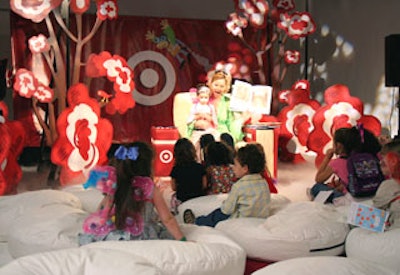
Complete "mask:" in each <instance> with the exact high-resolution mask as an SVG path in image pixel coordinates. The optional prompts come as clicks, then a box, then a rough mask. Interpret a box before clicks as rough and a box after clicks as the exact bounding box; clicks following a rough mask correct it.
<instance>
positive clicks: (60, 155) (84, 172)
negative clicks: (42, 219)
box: [51, 83, 113, 184]
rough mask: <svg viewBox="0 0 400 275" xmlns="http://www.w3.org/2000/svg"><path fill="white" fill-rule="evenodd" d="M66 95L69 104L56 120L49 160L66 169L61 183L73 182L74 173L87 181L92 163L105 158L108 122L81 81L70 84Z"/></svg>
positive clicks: (95, 163)
mask: <svg viewBox="0 0 400 275" xmlns="http://www.w3.org/2000/svg"><path fill="white" fill-rule="evenodd" d="M67 97H68V103H69V108H67V109H66V110H64V111H63V112H62V113H61V115H60V116H59V118H58V120H57V130H58V133H59V137H58V139H57V140H56V142H55V144H54V146H53V148H52V152H51V159H52V161H53V162H54V163H55V164H57V165H60V166H62V167H63V169H64V170H65V172H64V173H62V174H61V176H62V177H60V182H61V184H69V183H71V182H75V180H74V179H73V177H77V178H79V179H80V180H82V182H83V181H86V179H87V176H88V173H89V171H90V170H91V169H92V168H93V167H95V166H96V165H98V164H99V165H101V164H104V163H105V162H106V161H107V151H108V149H109V147H110V145H111V140H112V136H113V128H112V125H111V123H110V122H109V121H108V120H106V119H102V118H100V107H99V106H98V103H97V101H96V100H94V99H93V98H90V97H89V91H88V89H87V87H86V86H85V85H84V84H81V83H79V84H76V85H74V86H72V87H71V88H70V89H69V90H68V95H67ZM82 182H80V183H82Z"/></svg>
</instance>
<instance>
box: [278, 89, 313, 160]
mask: <svg viewBox="0 0 400 275" xmlns="http://www.w3.org/2000/svg"><path fill="white" fill-rule="evenodd" d="M285 95H286V99H287V101H286V102H287V103H288V106H286V107H284V108H282V110H281V111H280V112H279V114H278V120H279V121H281V122H282V125H281V129H280V130H281V131H280V135H279V147H280V148H281V150H282V152H281V156H280V157H281V159H282V160H285V161H288V160H290V161H293V162H300V161H304V157H303V154H305V153H306V152H308V147H307V140H308V136H309V134H310V132H311V131H312V130H313V129H314V125H313V122H312V121H313V117H314V114H315V112H316V110H317V109H318V108H319V107H320V104H319V103H318V102H317V101H316V100H313V99H311V98H310V91H309V89H301V88H298V85H297V84H295V85H293V87H292V90H289V91H288V92H287V93H286V94H285Z"/></svg>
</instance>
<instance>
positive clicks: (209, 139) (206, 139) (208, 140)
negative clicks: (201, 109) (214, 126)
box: [200, 134, 215, 149]
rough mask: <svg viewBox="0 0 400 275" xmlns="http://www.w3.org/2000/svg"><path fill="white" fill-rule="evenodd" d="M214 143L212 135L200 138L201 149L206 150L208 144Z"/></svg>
mask: <svg viewBox="0 0 400 275" xmlns="http://www.w3.org/2000/svg"><path fill="white" fill-rule="evenodd" d="M214 141H215V138H214V136H213V135H212V134H204V135H202V136H201V137H200V148H202V149H204V148H206V146H207V145H208V144H210V143H211V142H214Z"/></svg>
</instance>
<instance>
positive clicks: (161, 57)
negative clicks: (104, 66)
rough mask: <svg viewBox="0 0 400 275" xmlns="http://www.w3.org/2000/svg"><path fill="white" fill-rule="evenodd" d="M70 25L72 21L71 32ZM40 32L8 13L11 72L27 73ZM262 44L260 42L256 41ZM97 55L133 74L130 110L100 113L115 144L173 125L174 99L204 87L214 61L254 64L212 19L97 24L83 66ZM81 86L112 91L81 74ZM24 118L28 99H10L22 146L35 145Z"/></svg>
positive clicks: (108, 85) (35, 137)
mask: <svg viewBox="0 0 400 275" xmlns="http://www.w3.org/2000/svg"><path fill="white" fill-rule="evenodd" d="M72 18H73V17H72ZM72 18H71V21H72ZM94 20H95V17H94V16H85V17H84V25H83V26H84V32H85V33H88V32H89V31H90V29H91V26H93V23H94ZM163 20H167V22H168V24H169V26H170V28H168V27H167V28H163V24H162V21H163ZM73 25H74V23H73V22H72V23H71V28H72V27H73ZM247 31H250V32H251V31H252V30H247ZM40 32H43V33H44V34H45V35H46V28H45V26H44V25H43V24H34V23H32V22H31V21H29V20H25V19H23V18H21V17H19V16H17V15H15V14H13V13H12V14H11V35H12V39H13V49H12V50H13V65H14V66H15V67H16V69H18V68H28V69H30V53H29V49H28V48H27V40H28V39H29V38H30V37H31V36H33V35H37V34H38V33H40ZM60 33H61V32H60ZM258 35H259V34H258ZM265 35H266V34H264V36H265ZM246 37H250V38H251V39H250V40H253V41H260V37H257V39H256V33H254V34H250V36H249V35H247V36H246ZM264 39H265V37H261V40H264ZM248 42H249V43H251V41H248ZM69 45H71V52H73V49H74V44H73V42H69ZM101 51H109V52H110V53H111V54H118V55H120V56H122V57H124V58H125V59H126V60H127V61H128V64H129V65H130V67H131V68H132V69H133V70H134V74H135V76H134V77H135V85H136V88H135V91H134V93H133V94H134V98H135V100H136V106H135V108H133V109H130V110H128V111H127V112H126V113H125V114H118V113H117V114H114V115H109V114H106V113H105V111H104V109H103V111H102V116H103V117H105V118H108V119H109V120H110V121H111V122H112V124H113V126H114V141H116V142H126V141H133V140H145V141H149V140H150V128H151V126H152V125H156V126H171V125H173V118H172V104H173V96H174V94H175V93H176V92H180V91H187V90H188V89H189V88H190V87H193V86H195V85H197V84H198V83H199V82H204V81H205V74H206V72H207V71H208V70H209V69H210V68H211V67H212V65H213V64H214V63H215V62H217V61H220V60H227V59H228V57H230V56H241V55H242V56H243V55H244V54H245V53H246V54H247V58H246V62H247V63H248V64H249V65H250V67H252V68H253V69H254V66H255V65H256V64H255V59H254V58H249V57H250V56H249V55H248V52H249V51H248V49H246V47H245V46H244V44H243V43H241V41H240V40H238V39H237V38H236V37H233V36H232V35H230V34H228V33H227V32H226V30H225V27H224V21H215V20H189V19H170V18H168V19H166V18H150V17H134V16H126V17H122V16H121V17H119V18H118V20H114V21H105V22H104V23H103V25H102V26H101V27H100V29H99V30H98V31H97V33H96V35H95V36H94V37H93V39H92V40H91V41H90V42H89V43H88V44H86V45H85V47H84V51H83V56H82V60H83V61H85V60H86V59H87V57H88V56H89V54H90V53H100V52H101ZM266 67H267V66H266ZM83 71H84V70H82V72H83ZM266 75H268V72H266ZM254 78H255V76H254ZM254 78H253V79H254ZM81 81H82V82H84V83H86V84H87V85H89V87H90V93H91V96H93V97H96V92H97V90H100V89H101V90H105V91H107V92H109V93H111V91H112V83H110V82H109V81H108V80H107V79H106V78H96V79H88V78H85V76H84V74H83V73H82V75H81ZM256 81H257V80H254V82H256ZM30 113H31V111H30V100H28V99H24V98H21V97H19V96H18V95H14V118H15V119H18V120H23V121H24V123H25V124H27V126H26V127H27V128H28V129H31V133H30V134H29V135H28V136H29V137H30V139H28V141H27V144H26V146H38V145H39V136H38V134H37V133H35V131H34V130H33V129H32V126H31V125H28V124H30V123H31V122H30Z"/></svg>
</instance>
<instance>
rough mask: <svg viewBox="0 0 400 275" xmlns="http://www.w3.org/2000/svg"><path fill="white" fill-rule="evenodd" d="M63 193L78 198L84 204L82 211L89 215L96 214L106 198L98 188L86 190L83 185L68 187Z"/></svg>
mask: <svg viewBox="0 0 400 275" xmlns="http://www.w3.org/2000/svg"><path fill="white" fill-rule="evenodd" d="M62 191H64V192H68V193H71V194H73V195H75V196H76V197H78V199H79V200H80V201H81V203H82V209H83V210H84V211H86V212H89V213H93V212H95V211H96V210H97V209H98V207H99V204H100V202H101V201H102V199H103V198H104V196H103V194H102V193H101V191H100V190H98V189H96V188H88V189H85V188H83V186H82V185H81V184H77V185H68V186H66V187H64V188H63V189H62Z"/></svg>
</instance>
